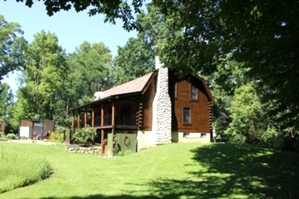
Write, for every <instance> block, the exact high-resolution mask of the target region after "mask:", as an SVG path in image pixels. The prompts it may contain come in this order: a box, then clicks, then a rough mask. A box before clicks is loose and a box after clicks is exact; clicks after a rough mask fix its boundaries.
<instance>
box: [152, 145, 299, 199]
mask: <svg viewBox="0 0 299 199" xmlns="http://www.w3.org/2000/svg"><path fill="white" fill-rule="evenodd" d="M191 152H192V153H193V154H194V156H193V160H194V161H195V162H194V164H186V165H185V166H187V167H192V168H198V169H191V170H192V171H191V172H190V173H189V176H190V178H187V179H183V180H182V179H158V180H155V181H152V182H150V183H149V185H150V186H151V187H152V194H153V195H156V196H159V197H161V198H181V197H183V198H299V189H298V184H299V173H298V168H299V161H298V160H299V154H298V153H293V152H281V151H271V150H268V149H263V148H257V147H250V146H244V145H233V144H222V145H216V144H215V145H207V146H204V147H199V148H196V149H193V150H191ZM199 165H200V166H199Z"/></svg>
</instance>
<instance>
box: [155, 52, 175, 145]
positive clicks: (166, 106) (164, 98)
mask: <svg viewBox="0 0 299 199" xmlns="http://www.w3.org/2000/svg"><path fill="white" fill-rule="evenodd" d="M155 61H156V69H158V77H157V86H156V95H155V98H154V101H153V126H152V131H153V144H154V145H156V144H166V143H170V142H171V118H172V117H171V101H170V97H169V92H168V90H169V88H168V87H169V86H168V84H169V83H168V68H163V64H162V63H161V62H160V60H159V57H156V58H155Z"/></svg>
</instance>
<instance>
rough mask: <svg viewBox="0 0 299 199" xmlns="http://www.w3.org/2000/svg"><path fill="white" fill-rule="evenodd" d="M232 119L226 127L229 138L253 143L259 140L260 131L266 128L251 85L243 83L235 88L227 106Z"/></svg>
mask: <svg viewBox="0 0 299 199" xmlns="http://www.w3.org/2000/svg"><path fill="white" fill-rule="evenodd" d="M229 112H230V114H231V118H232V121H231V123H230V124H229V127H228V129H226V131H225V134H227V135H228V136H229V137H230V138H231V140H233V141H237V142H242V143H243V142H244V143H245V142H246V143H254V142H256V139H257V140H261V134H262V133H261V132H264V131H265V130H266V127H267V124H266V121H265V120H264V112H263V109H262V104H261V103H260V101H259V98H258V96H257V94H256V92H255V89H254V88H253V87H252V85H250V84H247V85H243V86H241V87H239V88H237V89H236V90H235V94H234V97H233V99H232V102H231V107H230V108H229Z"/></svg>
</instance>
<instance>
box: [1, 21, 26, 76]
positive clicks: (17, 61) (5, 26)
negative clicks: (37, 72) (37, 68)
mask: <svg viewBox="0 0 299 199" xmlns="http://www.w3.org/2000/svg"><path fill="white" fill-rule="evenodd" d="M22 34H23V31H22V30H21V26H20V25H19V24H18V23H13V22H7V21H6V20H5V19H4V16H2V15H0V81H1V80H2V78H3V77H4V76H5V75H7V74H8V73H9V72H12V71H14V70H16V69H17V68H19V67H20V66H23V59H22V57H23V53H24V48H25V47H26V41H25V40H24V39H23V37H22Z"/></svg>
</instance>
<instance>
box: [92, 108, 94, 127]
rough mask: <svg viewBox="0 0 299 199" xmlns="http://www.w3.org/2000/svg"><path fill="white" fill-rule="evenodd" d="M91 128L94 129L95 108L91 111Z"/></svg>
mask: <svg viewBox="0 0 299 199" xmlns="http://www.w3.org/2000/svg"><path fill="white" fill-rule="evenodd" d="M91 127H94V107H92V110H91Z"/></svg>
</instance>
